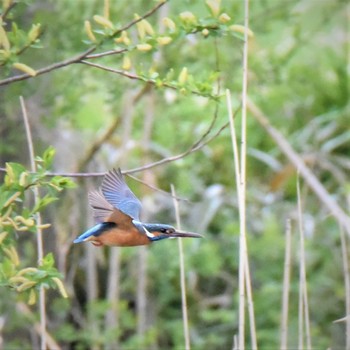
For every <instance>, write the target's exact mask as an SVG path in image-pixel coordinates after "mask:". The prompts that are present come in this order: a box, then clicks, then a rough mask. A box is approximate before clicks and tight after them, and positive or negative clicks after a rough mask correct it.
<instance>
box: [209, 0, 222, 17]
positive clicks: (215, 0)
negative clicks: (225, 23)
mask: <svg viewBox="0 0 350 350" xmlns="http://www.w3.org/2000/svg"><path fill="white" fill-rule="evenodd" d="M220 3H221V1H220V0H207V1H206V4H207V6H208V8H209V10H210V12H211V13H212V15H213V16H214V17H217V16H218V15H219V12H220Z"/></svg>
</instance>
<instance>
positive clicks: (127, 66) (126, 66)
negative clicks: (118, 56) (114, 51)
mask: <svg viewBox="0 0 350 350" xmlns="http://www.w3.org/2000/svg"><path fill="white" fill-rule="evenodd" d="M122 68H123V69H124V70H130V68H131V60H130V58H129V56H127V55H124V57H123V65H122Z"/></svg>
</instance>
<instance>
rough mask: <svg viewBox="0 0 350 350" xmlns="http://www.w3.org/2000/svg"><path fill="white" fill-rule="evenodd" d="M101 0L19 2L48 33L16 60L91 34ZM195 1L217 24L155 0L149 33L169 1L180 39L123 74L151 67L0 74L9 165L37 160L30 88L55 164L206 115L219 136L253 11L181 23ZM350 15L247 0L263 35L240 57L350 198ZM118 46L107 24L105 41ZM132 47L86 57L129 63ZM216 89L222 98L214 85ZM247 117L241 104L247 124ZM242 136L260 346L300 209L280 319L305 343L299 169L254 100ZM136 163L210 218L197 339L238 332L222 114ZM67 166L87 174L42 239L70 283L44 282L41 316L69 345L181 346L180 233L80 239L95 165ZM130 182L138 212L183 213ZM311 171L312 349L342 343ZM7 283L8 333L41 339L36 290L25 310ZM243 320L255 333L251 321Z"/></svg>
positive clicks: (333, 225) (99, 155)
mask: <svg viewBox="0 0 350 350" xmlns="http://www.w3.org/2000/svg"><path fill="white" fill-rule="evenodd" d="M4 3H5V1H4ZM105 3H106V2H105ZM155 4H156V3H155V2H153V1H151V2H150V1H141V0H134V1H124V0H119V1H110V13H109V19H110V20H111V21H112V22H113V23H114V25H115V26H116V27H118V26H122V25H125V24H127V23H129V22H130V21H132V20H133V19H134V14H135V13H137V14H138V15H143V14H144V13H145V12H146V11H148V10H149V9H150V8H151V7H152V6H154V5H155ZM3 6H4V5H3ZM103 8H104V2H103V1H97V0H79V1H78V0H77V1H68V0H60V1H34V0H28V1H19V2H18V4H17V5H16V6H15V7H14V8H13V9H12V10H11V12H10V15H9V17H8V20H7V21H8V24H7V26H5V27H4V28H5V29H6V30H8V31H11V23H12V22H15V23H17V25H18V27H19V28H21V29H22V30H24V31H25V32H28V30H29V29H30V27H31V25H32V24H33V23H41V28H42V35H41V36H40V43H38V45H37V46H41V47H38V48H28V49H27V50H25V52H24V53H23V54H22V55H21V56H20V62H22V63H24V64H26V65H28V66H30V67H32V68H34V69H39V68H42V67H46V66H48V65H50V64H52V63H54V62H59V61H63V60H65V59H67V58H71V57H73V56H75V55H78V54H79V53H82V52H84V51H85V50H87V49H88V48H89V47H91V45H92V44H91V43H88V42H86V41H87V39H88V37H87V35H86V32H85V30H84V21H85V20H90V21H91V24H92V26H93V29H94V30H95V29H96V30H97V29H99V30H103V29H104V28H101V27H99V26H98V24H96V23H95V22H94V21H93V19H92V17H93V16H94V15H96V14H97V15H103ZM185 11H190V12H192V13H193V14H194V16H195V17H196V18H197V20H198V21H201V22H200V23H207V24H208V26H210V25H212V24H213V23H217V22H218V21H217V18H216V19H213V17H215V16H214V15H213V13H212V12H211V11H210V6H209V8H208V6H207V5H206V4H205V2H204V1H199V0H193V1H189V0H187V1H186V0H179V1H170V2H169V3H167V4H166V5H165V6H163V7H162V8H161V9H159V10H158V11H157V12H155V13H154V14H153V15H152V16H151V17H149V18H148V19H147V20H148V22H149V23H150V24H151V25H152V26H153V28H154V30H155V32H156V33H162V34H159V35H167V33H168V32H169V29H168V28H166V27H164V24H163V22H162V19H163V18H164V17H169V18H171V19H172V20H174V22H175V23H176V25H177V27H176V29H175V32H174V33H172V34H171V35H172V42H171V43H170V44H168V45H165V46H157V45H155V46H154V49H153V50H151V51H149V52H141V51H138V50H132V51H131V52H130V53H129V54H127V55H126V56H127V57H128V59H130V61H131V69H130V71H129V73H131V74H135V75H137V76H139V77H144V80H145V81H141V80H135V79H129V78H127V77H125V76H121V75H118V74H114V73H112V72H107V71H104V70H101V69H98V68H94V67H90V66H87V65H84V64H79V63H77V64H71V65H69V66H67V67H64V68H61V69H57V70H53V71H52V72H48V73H46V74H43V75H40V76H37V77H34V78H30V79H27V80H24V81H19V82H15V83H12V84H7V85H3V86H0V101H1V102H0V120H1V122H0V140H1V141H0V167H5V163H6V162H18V163H21V164H24V165H25V166H27V167H29V161H28V159H29V158H28V149H27V141H26V136H25V131H24V126H23V121H22V114H21V109H20V104H19V96H23V97H24V100H25V102H26V106H27V111H28V115H29V119H30V123H31V127H32V132H33V138H34V146H35V150H36V154H42V153H43V151H44V150H45V149H46V148H47V147H48V146H53V147H54V148H55V150H56V156H55V158H54V162H53V166H52V171H54V172H58V173H67V172H105V171H107V170H108V169H111V168H112V167H119V166H120V167H121V168H122V169H123V170H127V169H132V168H135V167H140V166H143V165H145V164H148V163H152V162H154V161H157V160H160V159H162V158H166V157H170V156H172V155H177V154H180V153H182V152H184V151H186V150H187V149H189V148H190V147H191V146H192V145H193V144H194V143H195V142H196V141H197V140H199V139H200V138H201V137H202V135H203V134H205V132H206V131H207V130H208V128H209V127H210V126H211V123H213V125H212V127H211V128H210V133H209V137H210V136H211V135H214V134H215V133H216V132H218V130H219V129H220V128H221V127H222V126H223V125H224V124H225V123H226V122H227V121H228V119H227V118H228V117H227V107H226V103H225V96H224V92H225V89H230V91H231V94H232V102H233V105H234V108H237V107H238V106H239V104H240V94H241V85H242V64H241V62H242V53H243V41H242V39H241V38H239V34H240V33H237V32H233V34H234V35H232V33H230V29H228V28H229V26H230V25H242V24H243V22H244V17H243V2H242V1H229V0H222V2H221V7H220V11H219V13H220V14H221V13H226V14H228V15H229V17H230V18H231V19H230V21H229V22H228V23H223V24H222V25H223V26H222V28H220V29H218V30H216V29H212V30H211V29H210V30H209V35H206V32H203V30H197V31H196V32H194V33H192V34H189V33H186V30H184V27H182V30H180V26H181V23H182V24H183V22H181V19H180V18H181V17H180V14H181V13H183V12H185ZM348 15H349V4H348V3H347V1H341V0H332V1H331V0H318V1H308V0H293V1H287V0H284V1H274V0H262V1H257V0H255V1H251V2H250V29H251V30H252V31H253V32H254V37H252V38H250V39H249V72H248V93H249V97H250V98H251V100H253V101H254V102H255V103H256V104H257V105H258V106H259V108H261V110H262V111H264V113H265V114H266V115H267V116H268V118H269V120H270V122H271V123H272V125H273V126H274V127H275V128H277V129H278V130H279V131H280V132H281V133H282V134H283V135H284V136H285V137H286V139H287V140H288V141H289V143H290V144H291V145H292V147H293V148H294V149H295V150H296V152H297V153H298V154H299V155H300V156H301V157H302V158H303V160H304V161H305V162H306V164H307V165H308V166H309V167H310V168H311V169H312V171H313V173H314V174H315V175H316V176H317V177H318V178H319V180H320V181H321V182H322V184H323V185H324V187H325V188H326V189H327V190H328V191H329V192H330V193H331V194H332V196H333V197H334V199H335V200H337V202H338V204H339V205H340V206H341V207H342V208H343V209H344V211H346V212H349V198H350V197H349V188H350V187H349V170H350V158H349V152H350V129H349V125H350V119H349V107H350V106H349V99H348V97H349V88H348V81H349V80H348V76H349V74H348V73H349V71H348V68H349V67H348V63H349V62H348V58H349V57H348V55H349V22H348V21H349V16H348ZM163 33H165V34H163ZM12 35H14V34H12ZM95 35H96V37H98V38H100V37H102V36H103V34H99V33H95ZM128 35H129V37H130V39H131V41H132V42H137V41H138V40H140V39H138V38H137V37H138V32H137V29H136V27H135V26H133V27H131V28H130V29H129V30H128ZM10 39H11V36H10ZM39 44H40V45H39ZM116 45H118V44H117V43H115V42H114V40H112V39H111V40H109V39H107V40H105V42H104V43H103V45H102V46H101V47H99V49H98V50H97V51H96V52H95V53H97V52H106V51H108V50H112V49H114V48H115V47H116ZM124 56H125V55H124ZM124 56H123V55H120V54H119V55H109V56H105V57H101V58H95V59H91V60H90V61H91V62H93V63H98V64H101V65H103V66H106V67H110V68H113V69H117V70H120V69H122V65H123V59H124ZM184 67H186V68H187V70H188V74H189V77H188V80H187V81H186V82H185V83H184V86H183V87H182V86H180V85H181V84H180V83H181V82H179V81H178V76H179V74H180V72H181V71H182V70H183V68H184ZM18 73H20V72H19V71H16V70H13V69H11V65H9V64H8V65H6V64H5V65H3V66H1V67H0V74H1V77H0V83H1V80H2V79H5V78H7V77H9V76H13V75H14V74H18ZM165 77H168V78H169V80H168V81H169V82H174V84H175V85H174V87H175V88H174V89H171V88H166V87H164V86H155V85H157V84H155V85H154V84H152V83H147V81H149V80H151V79H153V78H155V80H156V81H157V79H158V78H159V79H160V78H161V79H163V78H165ZM161 79H160V80H161ZM158 85H162V84H161V83H160V81H158ZM218 88H219V89H220V90H219V93H218V95H219V96H220V97H219V98H216V99H214V98H212V97H213V96H214V95H215V96H216V95H217V89H218ZM191 90H192V91H193V90H194V91H196V92H197V93H191ZM208 91H209V92H208ZM216 108H218V110H217V111H216ZM240 120H241V119H240V113H238V114H237V116H236V125H237V132H238V137H239V135H240ZM247 137H248V157H247V231H248V250H249V261H250V268H251V274H252V286H253V295H254V306H255V316H256V328H257V338H258V344H259V347H260V348H261V349H277V348H279V343H280V327H281V326H280V325H281V304H282V299H281V298H282V290H283V285H282V282H283V265H284V253H285V225H286V220H287V219H288V218H290V219H291V223H292V269H291V290H290V303H289V326H288V330H289V347H290V348H293V349H295V348H297V345H298V286H299V275H298V270H299V257H300V252H299V231H298V223H297V195H296V181H297V176H296V171H295V169H294V168H293V167H292V166H291V164H290V162H289V160H288V159H287V158H286V157H285V156H284V154H283V152H282V151H281V149H280V148H279V147H278V146H277V145H276V144H275V142H274V141H273V140H272V139H271V138H270V137H269V136H268V134H267V133H266V132H265V130H264V129H263V128H262V127H261V126H260V125H259V124H258V123H257V122H256V120H255V119H254V118H253V117H252V116H251V115H248V125H247ZM134 175H135V176H136V177H138V178H139V179H141V180H143V181H146V182H147V183H148V184H150V185H152V186H155V187H157V188H160V189H162V190H164V191H167V192H170V184H174V186H175V188H176V192H177V195H178V196H179V197H181V198H185V199H187V200H183V201H182V200H181V201H180V210H181V219H182V227H183V228H184V229H188V230H191V231H195V232H200V233H202V234H203V235H205V239H203V240H200V241H199V240H185V241H184V242H183V244H184V252H185V265H186V278H187V298H188V300H187V301H188V314H189V322H190V336H191V345H192V346H191V348H192V349H198V350H199V349H231V348H232V346H233V336H234V335H235V334H237V332H238V328H237V327H238V265H239V262H238V252H239V245H238V243H239V242H238V241H239V217H238V208H237V194H236V189H235V173H234V163H233V155H232V146H231V139H230V132H229V129H228V128H225V129H224V130H223V131H222V132H221V133H220V134H219V135H218V136H217V137H215V138H214V139H213V140H212V141H211V142H210V143H208V144H206V145H204V147H202V148H201V149H200V150H198V151H196V152H194V153H191V154H189V155H187V156H185V157H183V158H181V159H179V160H177V161H174V162H169V163H166V164H163V165H161V166H158V167H154V168H152V169H149V170H146V171H142V172H138V173H135V174H134ZM74 181H75V182H76V183H77V186H76V187H75V188H74V189H68V190H66V191H65V192H63V193H62V194H60V196H59V200H58V201H56V202H54V203H53V204H51V205H50V206H49V207H48V208H47V209H46V210H45V211H44V212H43V217H44V222H50V223H52V226H51V228H49V229H47V230H45V231H44V237H43V239H44V249H45V254H46V253H48V252H53V254H54V256H55V261H56V263H55V264H56V266H57V268H58V270H59V271H60V272H61V273H62V274H63V275H64V279H63V281H64V284H65V287H66V289H67V291H68V294H69V298H67V299H62V298H61V296H60V295H59V294H58V293H57V291H51V290H50V291H48V293H47V327H48V332H49V333H50V334H51V336H52V337H53V339H55V341H56V342H57V344H59V346H61V347H62V349H88V348H89V349H102V348H107V349H108V348H109V349H114V348H120V349H183V348H184V340H183V327H182V313H181V291H180V283H179V257H178V247H177V246H178V245H177V242H176V241H174V240H169V241H164V242H159V243H155V244H154V245H152V246H151V247H148V248H124V249H119V248H112V249H111V248H99V249H98V248H95V247H92V246H91V247H90V246H88V245H75V246H72V241H73V239H74V238H75V237H76V236H77V235H78V234H80V233H82V232H83V231H85V230H86V229H87V228H88V227H90V226H92V224H93V222H92V218H91V212H90V211H89V209H88V204H87V192H88V190H89V189H91V188H95V187H97V186H98V185H99V184H100V182H101V177H99V178H98V177H97V178H77V179H75V180H74ZM127 181H128V183H129V185H130V187H131V188H132V189H133V191H134V192H135V193H136V194H137V195H138V196H139V197H140V198H141V199H142V202H143V205H144V210H143V215H144V219H145V221H153V222H157V221H159V222H167V223H169V224H174V223H175V216H174V207H173V201H172V198H171V197H170V196H169V195H165V194H163V193H161V192H159V191H154V190H151V189H149V188H148V187H146V186H144V185H142V184H141V183H138V182H136V181H134V180H132V179H127ZM301 187H302V200H303V213H302V215H303V224H304V231H305V239H306V242H305V243H306V247H305V250H306V252H305V254H306V273H307V281H308V296H309V311H310V325H311V337H312V343H313V348H314V349H326V348H331V349H344V347H345V341H346V340H345V322H339V323H333V321H335V320H337V319H340V318H342V317H344V316H345V315H346V310H345V294H346V290H345V287H344V277H345V276H344V272H343V261H342V255H341V242H340V230H339V225H338V224H337V222H336V221H335V220H334V218H332V217H331V216H330V214H329V212H328V210H327V209H326V208H325V206H324V205H323V204H322V203H321V202H320V201H319V199H318V198H317V197H316V196H315V195H314V194H313V193H312V191H310V189H309V188H308V187H307V186H306V185H305V184H304V181H303V180H302V179H301ZM17 238H18V250H19V252H20V256H21V259H22V260H21V261H22V263H23V265H24V266H26V265H28V266H29V265H30V264H35V263H36V260H35V259H36V244H35V235H34V234H32V233H28V232H27V233H26V232H19V233H18V235H17ZM113 281H114V282H115V284H114V283H113ZM0 293H1V294H0V295H1V297H0V313H1V314H0V321H1V322H0V325H1V328H0V336H1V341H2V346H3V348H4V349H16V348H21V349H24V348H28V344H32V345H31V347H33V348H35V347H38V344H39V343H38V334H37V331H35V327H34V324H35V322H37V320H38V313H37V309H36V307H35V306H30V309H31V314H30V315H31V316H28V315H27V314H23V313H18V312H14V311H13V310H16V308H17V307H18V303H19V301H21V300H22V301H23V300H24V301H25V300H26V299H23V298H22V299H21V295H17V294H16V293H14V291H13V290H11V289H8V288H5V287H4V288H1V289H0ZM246 331H247V336H246V337H247V339H249V327H248V326H247V329H246ZM247 346H248V347H249V341H247Z"/></svg>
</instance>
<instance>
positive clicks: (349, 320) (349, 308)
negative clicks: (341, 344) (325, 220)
mask: <svg viewBox="0 0 350 350" xmlns="http://www.w3.org/2000/svg"><path fill="white" fill-rule="evenodd" d="M340 241H341V251H342V260H343V271H344V285H345V315H347V317H346V319H345V322H346V326H345V329H346V333H345V334H346V335H345V348H346V350H350V270H349V263H348V259H349V254H348V248H347V239H346V235H345V233H344V229H343V227H342V226H340Z"/></svg>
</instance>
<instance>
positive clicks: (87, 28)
mask: <svg viewBox="0 0 350 350" xmlns="http://www.w3.org/2000/svg"><path fill="white" fill-rule="evenodd" d="M84 28H85V32H86V34H87V36H88V38H89V39H90V40H91V41H92V42H93V43H94V42H96V37H95V35H94V33H93V32H92V29H91V23H90V21H85V22H84Z"/></svg>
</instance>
